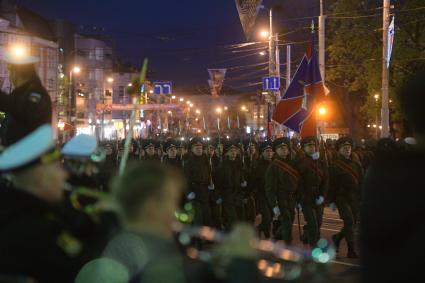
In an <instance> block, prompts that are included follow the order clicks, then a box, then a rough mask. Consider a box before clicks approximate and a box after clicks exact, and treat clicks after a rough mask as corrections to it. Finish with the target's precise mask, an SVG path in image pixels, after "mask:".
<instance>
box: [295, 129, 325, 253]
mask: <svg viewBox="0 0 425 283" xmlns="http://www.w3.org/2000/svg"><path fill="white" fill-rule="evenodd" d="M301 148H302V149H303V151H304V155H305V157H304V158H302V159H300V160H299V162H298V172H299V173H300V175H301V180H302V187H303V199H302V209H303V214H304V218H305V220H306V221H307V225H306V226H304V239H303V241H304V243H308V244H310V246H314V245H315V244H316V243H317V241H318V240H319V238H320V227H321V226H322V219H323V209H324V203H325V197H326V194H327V192H328V185H329V177H328V169H327V168H326V165H325V164H324V162H322V161H321V160H320V154H319V152H318V148H317V139H316V137H306V138H303V139H302V140H301Z"/></svg>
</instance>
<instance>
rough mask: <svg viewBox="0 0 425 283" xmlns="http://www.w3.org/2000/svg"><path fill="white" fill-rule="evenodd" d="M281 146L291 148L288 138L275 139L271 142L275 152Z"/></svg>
mask: <svg viewBox="0 0 425 283" xmlns="http://www.w3.org/2000/svg"><path fill="white" fill-rule="evenodd" d="M281 146H287V147H288V148H289V147H290V146H291V140H290V139H289V138H285V137H282V138H277V139H275V140H274V141H273V149H274V150H276V149H277V148H279V147H281Z"/></svg>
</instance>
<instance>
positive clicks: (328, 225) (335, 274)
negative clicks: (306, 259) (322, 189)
mask: <svg viewBox="0 0 425 283" xmlns="http://www.w3.org/2000/svg"><path fill="white" fill-rule="evenodd" d="M300 218H301V226H302V225H304V218H303V215H302V213H301V215H300ZM342 226H343V221H342V220H341V219H340V218H339V214H338V211H332V210H330V209H329V208H325V211H324V216H323V224H322V228H321V236H322V238H325V239H327V240H329V241H331V236H332V235H333V234H336V233H337V232H339V231H340V230H341V228H342ZM292 233H293V239H294V245H296V246H299V247H305V248H308V247H307V246H304V245H303V244H302V243H301V241H300V237H299V229H298V220H297V217H295V222H294V229H293V230H292ZM346 255H347V245H346V242H345V240H343V241H342V242H341V246H340V250H339V253H338V255H337V257H336V258H335V260H333V261H332V262H331V263H330V264H329V266H328V270H327V272H326V273H327V275H328V276H326V277H325V278H316V280H313V281H312V282H339V283H351V282H359V280H358V276H359V271H360V264H359V260H358V259H348V258H347V257H346Z"/></svg>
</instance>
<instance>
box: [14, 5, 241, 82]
mask: <svg viewBox="0 0 425 283" xmlns="http://www.w3.org/2000/svg"><path fill="white" fill-rule="evenodd" d="M19 3H20V4H21V5H23V6H26V7H28V8H31V9H32V10H34V11H36V12H38V13H39V14H41V15H43V16H45V17H47V18H63V19H67V20H69V21H71V22H73V23H75V24H77V25H79V26H84V27H85V30H86V31H87V30H90V28H92V27H93V26H96V27H97V28H99V27H101V28H104V32H103V34H106V35H111V36H112V38H113V39H114V42H115V45H116V46H115V47H116V50H117V55H118V56H119V57H120V58H122V59H123V60H124V61H126V62H131V63H132V64H133V65H140V62H141V61H142V58H143V57H145V56H147V57H148V58H149V59H150V67H151V69H152V70H153V71H154V78H155V79H158V80H171V81H173V82H174V84H175V85H176V86H177V87H184V88H187V87H190V88H195V87H197V86H206V85H207V79H208V73H207V70H206V69H207V68H208V67H223V66H224V67H226V66H231V65H232V63H233V62H232V61H226V62H224V63H225V64H224V63H223V64H217V62H219V61H220V60H221V61H222V60H226V59H229V58H232V57H234V55H232V54H231V52H229V49H228V48H226V46H227V45H228V44H235V43H243V42H245V37H244V34H243V32H242V28H241V25H240V21H239V16H238V13H237V10H236V7H235V1H233V0H213V1H210V0H152V1H147V0H137V1H136V0H121V1H119V0H103V1H100V0H97V1H94V0H73V1H69V0H66V1H63V0H61V1H58V0H22V1H19ZM235 63H236V65H238V64H240V63H241V62H240V61H239V62H238V61H236V62H235Z"/></svg>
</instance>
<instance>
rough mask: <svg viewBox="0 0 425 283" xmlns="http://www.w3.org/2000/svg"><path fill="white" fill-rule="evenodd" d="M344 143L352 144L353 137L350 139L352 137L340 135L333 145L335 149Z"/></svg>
mask: <svg viewBox="0 0 425 283" xmlns="http://www.w3.org/2000/svg"><path fill="white" fill-rule="evenodd" d="M344 145H350V146H354V141H353V139H352V138H350V137H341V138H339V139H338V140H337V141H336V143H335V147H336V148H337V149H339V148H340V147H341V146H344Z"/></svg>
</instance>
